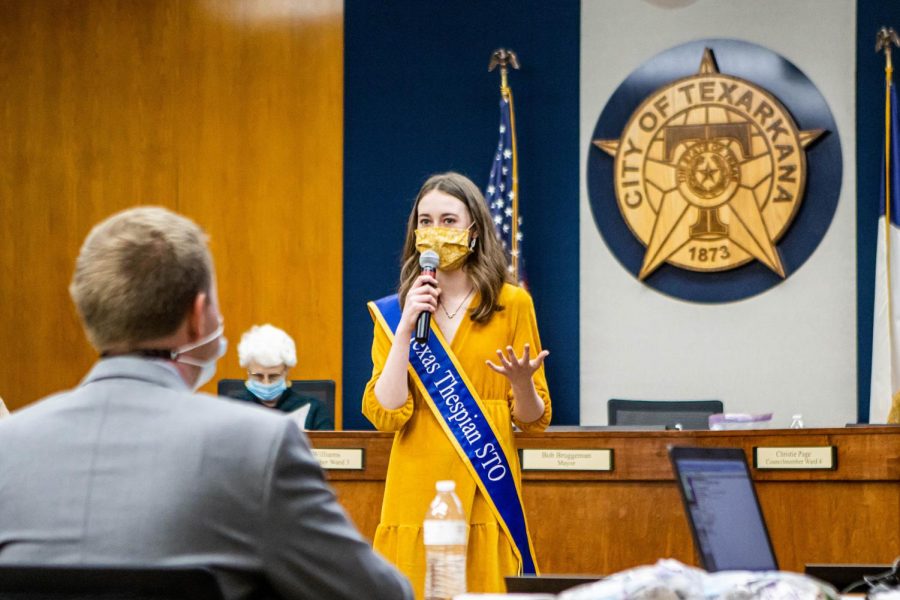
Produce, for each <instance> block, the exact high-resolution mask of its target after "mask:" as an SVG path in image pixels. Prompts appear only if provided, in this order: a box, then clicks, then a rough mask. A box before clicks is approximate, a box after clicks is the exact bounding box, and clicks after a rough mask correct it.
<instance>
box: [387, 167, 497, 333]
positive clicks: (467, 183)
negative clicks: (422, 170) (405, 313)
mask: <svg viewBox="0 0 900 600" xmlns="http://www.w3.org/2000/svg"><path fill="white" fill-rule="evenodd" d="M434 190H438V191H441V192H444V193H445V194H449V195H450V196H453V197H454V198H456V199H457V200H459V201H461V202H462V203H463V204H465V205H466V208H467V209H468V211H469V215H470V216H471V217H472V222H473V223H474V225H473V232H472V234H471V235H472V236H473V237H476V236H477V239H476V241H475V247H474V248H473V250H472V252H471V253H470V254H469V256H468V257H466V261H465V263H463V266H462V268H463V269H465V271H466V274H467V275H468V276H469V278H470V279H471V280H472V283H473V284H474V285H475V290H476V291H477V292H478V294H479V302H478V305H477V306H476V307H475V308H474V309H472V311H471V315H470V317H471V319H472V320H473V321H476V322H478V323H484V322H486V321H487V320H488V319H490V318H491V315H492V314H493V313H494V311H499V310H503V307H502V306H501V305H500V303H499V300H500V290H501V289H502V288H503V284H504V283H507V282H512V278H511V276H510V274H509V270H508V268H507V260H506V254H505V253H504V252H503V247H502V246H501V245H500V240H499V239H498V238H497V233H496V231H495V230H494V222H493V220H492V219H491V213H490V211H489V210H488V207H487V202H485V200H484V196H482V195H481V191H480V190H479V189H478V187H477V186H476V185H475V184H474V183H472V181H471V180H470V179H469V178H468V177H466V176H464V175H460V174H459V173H453V172H449V173H440V174H438V175H432V176H431V177H429V178H428V180H427V181H426V182H425V183H424V184H423V185H422V189H420V190H419V194H418V195H417V196H416V201H415V202H414V203H413V206H412V211H411V212H410V213H409V221H408V222H407V225H406V241H404V242H403V258H402V259H401V262H400V264H401V268H400V289H399V296H400V304H401V305H402V304H403V303H404V302H405V301H406V294H407V292H409V289H410V288H411V287H412V285H413V283H414V282H415V280H416V278H417V277H418V276H419V274H420V273H421V270H420V268H419V253H418V251H417V250H416V227H417V226H418V216H419V201H420V200H421V199H422V198H423V197H424V196H425V194H427V193H428V192H432V191H434Z"/></svg>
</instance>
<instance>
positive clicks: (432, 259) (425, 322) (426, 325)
mask: <svg viewBox="0 0 900 600" xmlns="http://www.w3.org/2000/svg"><path fill="white" fill-rule="evenodd" d="M439 264H441V257H440V256H438V253H437V252H435V251H434V250H426V251H425V252H423V253H422V254H421V256H419V266H420V267H422V275H425V274H426V273H427V274H428V275H431V276H432V277H434V274H435V273H437V268H438V265H439ZM430 333H431V313H430V312H428V311H427V310H423V311H422V312H421V313H419V319H418V320H417V321H416V343H417V344H424V343H426V342H428V335H429V334H430Z"/></svg>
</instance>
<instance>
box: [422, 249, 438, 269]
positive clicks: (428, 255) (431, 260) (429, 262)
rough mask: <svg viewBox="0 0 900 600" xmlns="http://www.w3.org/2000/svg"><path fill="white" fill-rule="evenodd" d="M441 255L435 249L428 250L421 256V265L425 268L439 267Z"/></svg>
mask: <svg viewBox="0 0 900 600" xmlns="http://www.w3.org/2000/svg"><path fill="white" fill-rule="evenodd" d="M439 264H441V257H440V256H438V253H437V252H435V251H434V250H426V251H425V252H423V253H422V254H421V255H420V256H419V266H420V267H421V268H423V269H437V268H438V265H439Z"/></svg>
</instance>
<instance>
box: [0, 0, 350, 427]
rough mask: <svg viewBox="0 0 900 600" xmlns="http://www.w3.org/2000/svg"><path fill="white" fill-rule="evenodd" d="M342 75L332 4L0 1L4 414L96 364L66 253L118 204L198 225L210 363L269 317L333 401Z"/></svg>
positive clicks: (302, 373) (295, 0) (285, 0)
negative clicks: (328, 383)
mask: <svg viewBox="0 0 900 600" xmlns="http://www.w3.org/2000/svg"><path fill="white" fill-rule="evenodd" d="M342 78H343V5H342V2H341V0H271V1H267V0H183V1H178V2H175V1H170V0H141V1H134V0H69V1H66V0H0V397H3V398H4V399H5V400H6V403H7V404H8V405H9V406H10V408H11V409H15V408H18V407H22V406H24V405H26V404H28V403H30V402H33V401H35V400H37V399H38V398H40V397H42V396H44V395H46V394H49V393H51V392H53V391H56V390H59V389H62V388H67V387H71V386H73V385H75V384H76V383H77V382H78V381H79V379H80V378H81V377H82V376H83V375H84V373H85V372H86V370H87V369H88V368H90V365H91V364H92V363H93V361H94V360H95V358H96V356H95V354H94V352H93V350H92V349H91V348H90V346H89V345H88V344H87V342H86V341H85V339H84V336H83V334H82V332H81V327H80V325H79V323H78V319H77V317H76V314H75V310H74V308H73V307H72V303H71V301H70V299H69V297H68V292H67V287H68V282H69V279H70V277H71V274H72V268H73V264H74V259H75V256H76V255H77V252H78V249H79V246H80V244H81V242H82V240H83V239H84V237H85V235H86V234H87V232H88V231H89V229H90V227H91V226H92V225H93V224H95V223H96V222H97V221H99V220H101V219H103V218H104V217H106V216H108V215H110V214H112V213H113V212H115V211H118V210H121V209H123V208H126V207H129V206H133V205H136V204H159V205H163V206H167V207H170V208H172V209H174V210H176V211H178V212H181V213H183V214H185V215H188V216H190V217H191V218H193V219H195V220H196V221H197V222H198V223H200V224H201V226H203V227H204V228H205V229H206V231H207V232H208V233H209V234H210V236H211V240H212V241H211V247H212V251H213V256H214V258H215V261H216V265H217V270H218V280H219V292H220V297H221V304H222V311H223V314H224V315H225V319H226V335H227V336H228V338H229V341H230V348H229V353H228V355H227V356H226V358H225V359H223V360H222V361H221V362H220V363H219V376H221V377H241V376H242V372H241V370H240V367H239V366H238V361H237V353H236V346H237V342H238V341H239V339H240V334H241V333H242V332H243V331H245V330H246V329H247V328H248V327H249V326H250V325H252V324H255V323H262V322H271V323H273V324H274V325H277V326H279V327H282V328H283V329H285V330H287V331H288V332H289V333H291V334H292V335H293V336H294V338H295V340H296V341H297V347H298V357H299V364H298V367H297V369H296V370H295V371H294V372H293V373H292V375H293V376H294V377H297V378H310V379H312V378H323V379H334V380H335V381H336V382H337V383H338V398H340V382H341V303H342V293H341V286H342V282H341V270H342V252H341V245H342V239H341V230H342V184H341V181H342V147H343V141H342V137H343V80H342ZM212 390H213V386H211V385H210V386H208V387H207V388H206V391H212ZM338 404H339V405H340V403H338ZM339 410H340V409H339V408H338V411H339ZM338 419H340V415H338Z"/></svg>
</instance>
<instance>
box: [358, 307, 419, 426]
mask: <svg viewBox="0 0 900 600" xmlns="http://www.w3.org/2000/svg"><path fill="white" fill-rule="evenodd" d="M372 339H373V342H372V377H371V378H370V379H369V382H368V383H367V384H366V391H365V392H364V393H363V402H362V413H363V415H365V417H366V418H367V419H369V421H371V422H372V425H374V426H375V429H377V430H379V431H399V430H400V429H401V428H402V427H403V426H404V425H405V424H406V422H407V421H409V418H410V417H411V416H412V414H413V396H412V392H411V391H410V392H407V396H406V402H405V403H404V404H403V406H401V407H399V408H395V409H394V410H389V409H387V408H385V407H384V406H382V405H381V403H380V402H378V398H376V397H375V384H376V383H377V382H378V378H379V377H381V371H382V370H383V369H384V363H385V361H386V360H387V355H388V353H389V352H390V351H391V340H390V338H388V336H387V334H386V333H385V332H384V330H382V328H381V326H380V325H379V324H378V323H375V331H374V333H373V334H372ZM406 385H407V388H408V389H410V390H411V389H412V387H411V386H412V384H411V383H410V382H409V376H407V383H406Z"/></svg>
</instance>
